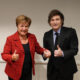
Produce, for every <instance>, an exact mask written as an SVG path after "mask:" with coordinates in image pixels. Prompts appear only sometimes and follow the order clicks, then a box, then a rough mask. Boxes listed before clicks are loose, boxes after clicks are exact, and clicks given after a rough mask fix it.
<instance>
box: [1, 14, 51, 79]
mask: <svg viewBox="0 0 80 80" xmlns="http://www.w3.org/2000/svg"><path fill="white" fill-rule="evenodd" d="M30 24H31V19H30V18H29V17H27V16H24V15H20V16H18V17H17V18H16V26H17V32H16V33H14V34H13V35H11V36H9V37H8V38H7V41H6V44H5V46H4V51H3V53H2V58H3V59H4V60H5V61H6V62H7V65H6V69H5V72H6V74H7V75H8V78H9V80H32V69H33V74H35V70H34V64H35V61H34V55H35V52H37V53H39V54H43V53H44V56H45V57H49V56H50V55H51V53H50V51H48V50H45V49H43V48H41V47H40V45H39V43H38V42H37V39H36V37H35V35H33V34H31V33H28V29H29V26H30Z"/></svg>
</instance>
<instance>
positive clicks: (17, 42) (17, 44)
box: [14, 32, 24, 52]
mask: <svg viewBox="0 0 80 80" xmlns="http://www.w3.org/2000/svg"><path fill="white" fill-rule="evenodd" d="M14 36H15V37H14V43H15V46H16V47H17V48H18V49H19V50H20V51H21V52H24V49H23V46H22V44H21V41H20V39H19V35H18V32H16V33H15V34H14Z"/></svg>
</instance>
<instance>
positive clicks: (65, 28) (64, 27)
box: [62, 26, 75, 31]
mask: <svg viewBox="0 0 80 80" xmlns="http://www.w3.org/2000/svg"><path fill="white" fill-rule="evenodd" d="M62 29H64V30H68V31H73V30H75V29H74V28H72V27H66V26H63V27H62Z"/></svg>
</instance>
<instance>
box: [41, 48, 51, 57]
mask: <svg viewBox="0 0 80 80" xmlns="http://www.w3.org/2000/svg"><path fill="white" fill-rule="evenodd" d="M43 55H44V57H46V58H49V57H50V56H51V52H50V51H49V50H47V49H45V50H44V54H43Z"/></svg>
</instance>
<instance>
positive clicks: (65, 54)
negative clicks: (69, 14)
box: [43, 10, 78, 80]
mask: <svg viewBox="0 0 80 80" xmlns="http://www.w3.org/2000/svg"><path fill="white" fill-rule="evenodd" d="M48 23H49V25H50V26H51V27H52V29H51V30H50V31H48V32H46V33H45V34H44V38H43V45H44V47H45V48H47V49H49V50H50V51H51V57H50V58H49V62H48V66H47V79H48V80H73V74H74V73H75V72H77V66H76V62H75V59H74V56H75V55H77V52H78V38H77V35H76V31H75V29H72V28H67V27H64V26H63V24H64V15H63V14H62V13H61V12H60V11H59V10H52V11H51V12H50V14H49V16H48Z"/></svg>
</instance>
